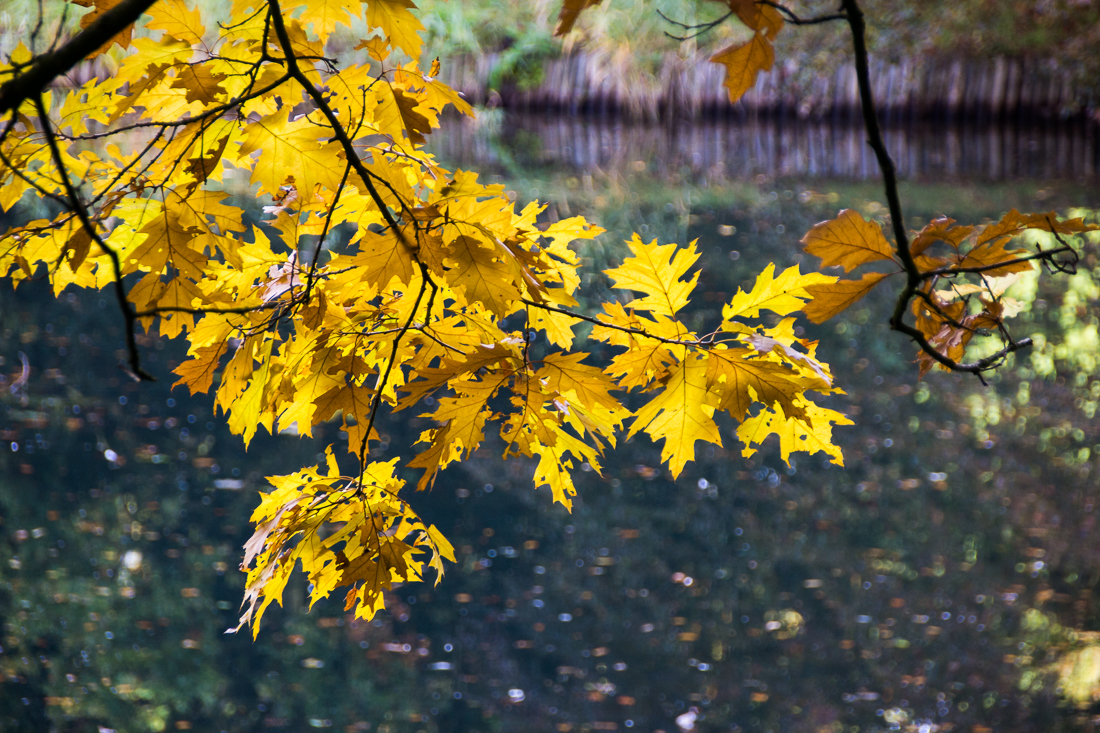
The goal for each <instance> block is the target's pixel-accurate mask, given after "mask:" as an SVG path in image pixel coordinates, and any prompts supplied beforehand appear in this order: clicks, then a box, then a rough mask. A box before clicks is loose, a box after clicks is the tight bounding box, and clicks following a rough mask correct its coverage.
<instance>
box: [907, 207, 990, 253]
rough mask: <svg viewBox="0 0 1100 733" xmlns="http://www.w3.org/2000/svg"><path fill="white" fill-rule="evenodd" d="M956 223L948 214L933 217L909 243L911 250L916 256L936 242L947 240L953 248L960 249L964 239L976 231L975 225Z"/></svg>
mask: <svg viewBox="0 0 1100 733" xmlns="http://www.w3.org/2000/svg"><path fill="white" fill-rule="evenodd" d="M954 223H955V220H954V219H949V218H947V217H946V216H941V217H939V218H938V219H933V220H932V221H930V222H929V223H928V225H927V226H926V227H924V229H921V230H920V232H919V233H918V234H917V236H916V237H914V238H913V241H912V242H911V243H910V244H909V251H910V252H912V254H913V256H914V257H916V256H918V255H919V254H920V253H921V252H923V251H924V250H926V249H928V248H929V247H930V246H932V245H933V244H934V243H936V242H946V243H947V244H949V245H951V246H952V247H953V248H955V249H958V248H959V245H960V244H962V242H963V240H964V239H966V238H967V237H968V236H970V234H971V233H972V232H973V231H974V227H970V226H952V225H953V224H954Z"/></svg>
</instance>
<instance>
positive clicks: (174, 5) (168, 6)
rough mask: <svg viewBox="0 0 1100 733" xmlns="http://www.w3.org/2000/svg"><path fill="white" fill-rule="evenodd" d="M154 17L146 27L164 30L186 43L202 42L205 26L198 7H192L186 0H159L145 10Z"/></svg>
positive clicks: (168, 34)
mask: <svg viewBox="0 0 1100 733" xmlns="http://www.w3.org/2000/svg"><path fill="white" fill-rule="evenodd" d="M145 12H146V14H147V15H149V16H150V17H152V20H150V21H149V22H148V23H146V24H145V27H146V28H150V29H152V30H156V31H164V33H165V35H167V36H171V37H172V38H176V39H179V40H181V41H184V42H185V43H190V44H196V43H202V34H203V33H204V32H205V28H204V27H203V24H202V14H201V13H199V9H198V8H194V9H191V8H190V7H188V5H187V3H186V2H185V1H184V0H159V2H156V3H154V4H153V6H152V7H151V8H149V9H148V10H146V11H145Z"/></svg>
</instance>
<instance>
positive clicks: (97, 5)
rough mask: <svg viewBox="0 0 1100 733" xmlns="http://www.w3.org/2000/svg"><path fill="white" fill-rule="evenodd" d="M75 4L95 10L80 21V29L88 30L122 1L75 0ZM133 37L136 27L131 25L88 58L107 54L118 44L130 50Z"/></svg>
mask: <svg viewBox="0 0 1100 733" xmlns="http://www.w3.org/2000/svg"><path fill="white" fill-rule="evenodd" d="M73 2H74V3H75V4H76V5H79V6H81V7H83V8H92V9H93V10H92V12H90V13H88V14H87V15H85V16H84V17H82V18H81V19H80V27H81V28H87V27H88V26H90V25H91V24H92V23H94V22H95V21H96V20H98V19H99V16H101V15H103V14H104V13H106V12H107V11H108V10H110V9H111V8H113V7H115V6H116V5H119V4H121V3H122V0H73ZM133 37H134V26H133V24H132V23H131V24H130V25H128V26H126V27H125V28H123V29H122V30H121V31H119V32H118V33H117V34H115V36H114V37H113V38H111V39H110V40H109V41H107V42H106V43H104V44H103V45H102V46H100V47H99V48H98V49H96V50H95V51H93V52H92V53H90V54H88V56H87V58H92V57H94V56H98V55H99V54H101V53H103V52H105V51H106V50H107V49H109V48H110V47H111V46H113V45H114V44H116V43H117V44H118V45H120V46H122V47H123V48H129V47H130V41H131V40H132V39H133Z"/></svg>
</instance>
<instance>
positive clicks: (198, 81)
mask: <svg viewBox="0 0 1100 733" xmlns="http://www.w3.org/2000/svg"><path fill="white" fill-rule="evenodd" d="M227 78H228V77H227V76H226V75H225V74H217V73H214V72H212V71H211V70H210V67H209V66H208V65H206V64H195V65H191V64H184V65H183V66H181V67H179V68H178V69H176V78H175V79H174V80H173V81H172V83H171V85H170V86H171V88H172V89H183V90H184V91H185V92H187V95H186V97H185V98H186V99H187V101H188V102H203V103H205V104H212V103H214V102H217V101H220V98H223V97H225V96H226V92H225V89H224V88H222V86H221V84H222V82H224V81H225V80H226V79H227Z"/></svg>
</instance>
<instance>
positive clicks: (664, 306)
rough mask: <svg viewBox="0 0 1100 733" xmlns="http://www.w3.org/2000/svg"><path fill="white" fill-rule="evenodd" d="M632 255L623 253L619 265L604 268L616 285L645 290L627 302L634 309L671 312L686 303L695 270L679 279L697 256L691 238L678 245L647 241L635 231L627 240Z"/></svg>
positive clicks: (695, 279) (666, 313)
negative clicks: (692, 273)
mask: <svg viewBox="0 0 1100 733" xmlns="http://www.w3.org/2000/svg"><path fill="white" fill-rule="evenodd" d="M627 246H628V247H630V251H631V252H633V253H634V254H633V256H632V257H627V258H626V259H625V260H624V261H623V264H622V265H620V266H619V267H615V268H612V269H610V270H605V271H604V272H605V273H607V275H608V276H609V277H610V278H611V280H612V282H613V283H614V285H615V287H616V288H622V289H624V290H635V291H638V292H641V293H645V297H642V298H637V299H635V300H633V301H631V302H630V304H629V305H630V307H631V308H633V309H634V310H646V311H649V312H651V313H656V314H658V315H663V316H670V317H671V316H675V315H676V313H677V312H679V311H680V309H681V308H683V307H684V306H685V305H687V303H688V298H689V297H690V296H691V292H692V291H693V290H694V289H695V284H696V283H697V282H698V281H699V273H698V272H696V273H695V274H694V275H693V276H692V277H691V278H690V279H688V280H683V279H682V278H683V277H684V276H685V275H686V274H687V271H688V269H690V268H691V266H692V265H693V264H695V261H696V260H698V259H699V252H698V251H697V250H696V249H695V242H692V243H691V244H689V245H688V246H687V247H683V248H680V247H679V245H676V244H657V240H656V239H654V240H653V241H652V242H650V243H649V244H645V243H644V242H642V239H641V237H639V236H638V235H637V234H635V235H634V237H633V238H632V239H631V240H630V241H628V242H627Z"/></svg>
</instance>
